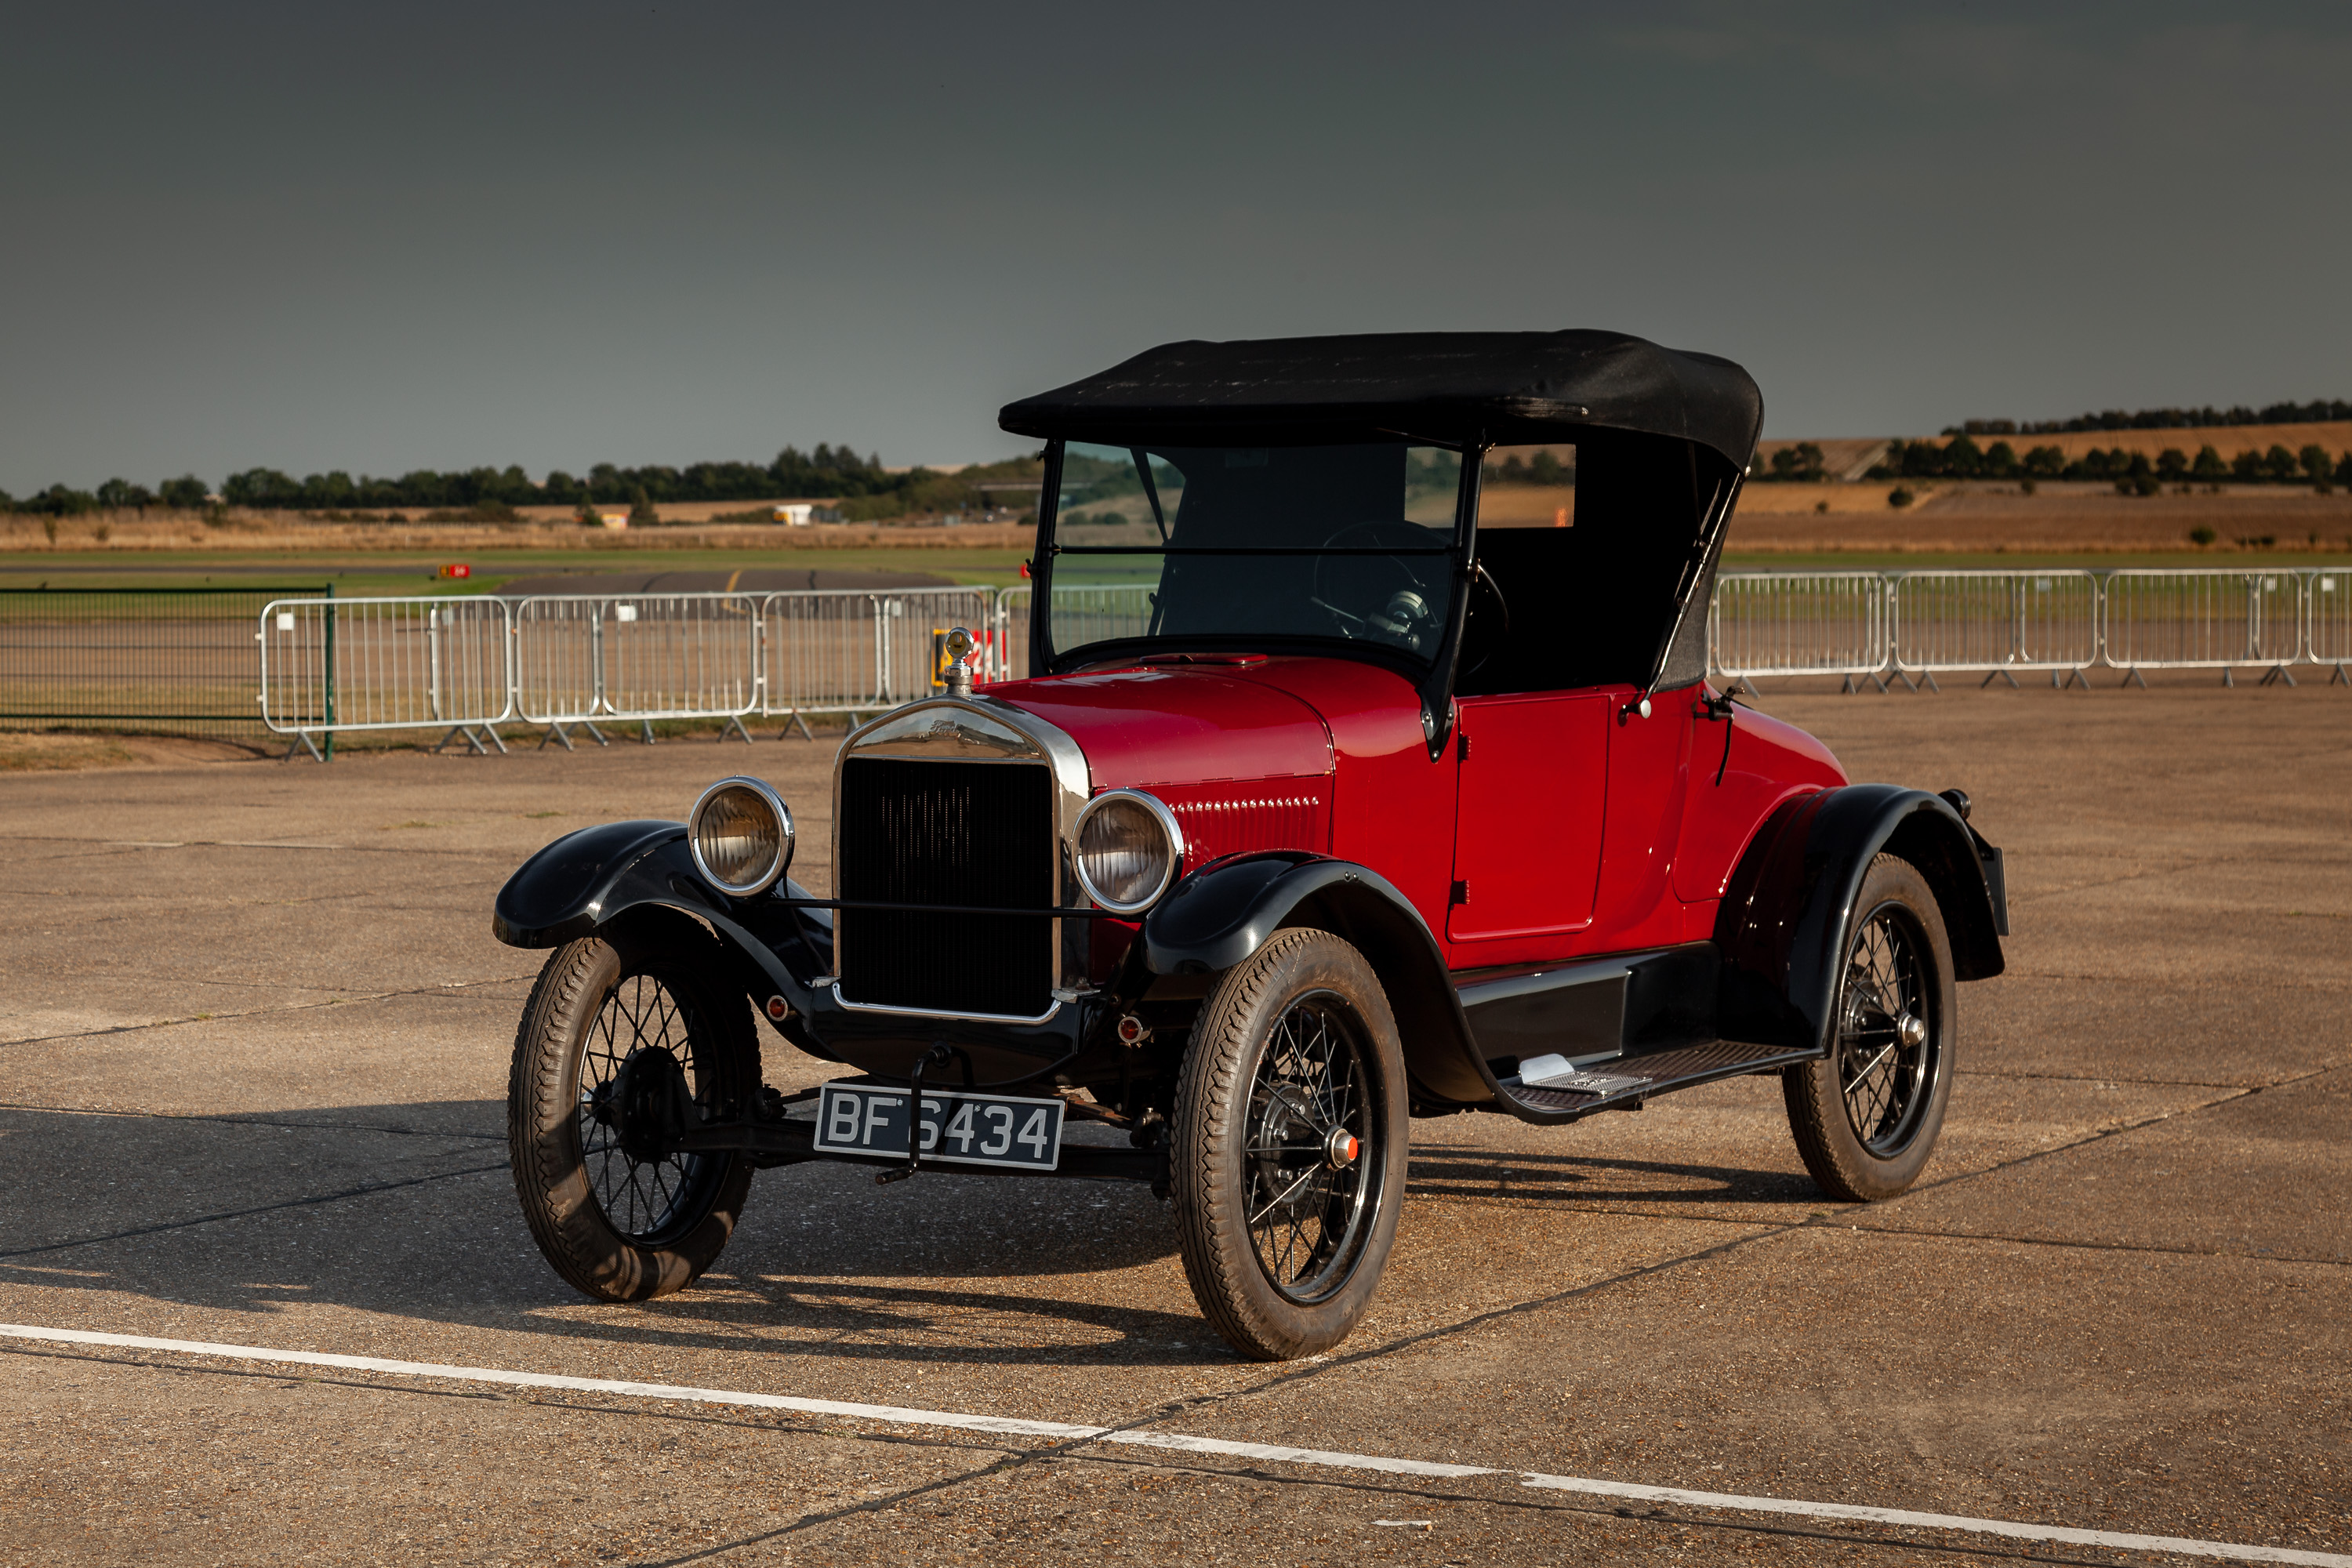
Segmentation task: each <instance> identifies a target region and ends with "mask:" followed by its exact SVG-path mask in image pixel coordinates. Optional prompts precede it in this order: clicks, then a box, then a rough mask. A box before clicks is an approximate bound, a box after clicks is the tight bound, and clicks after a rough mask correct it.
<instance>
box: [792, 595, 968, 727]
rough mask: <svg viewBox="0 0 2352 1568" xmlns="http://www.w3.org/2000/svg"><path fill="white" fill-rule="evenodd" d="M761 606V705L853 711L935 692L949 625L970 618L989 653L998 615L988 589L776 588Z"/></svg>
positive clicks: (965, 622)
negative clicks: (764, 675)
mask: <svg viewBox="0 0 2352 1568" xmlns="http://www.w3.org/2000/svg"><path fill="white" fill-rule="evenodd" d="M995 618H996V617H995V610H994V605H993V596H992V595H991V594H990V592H989V590H987V589H985V588H936V589H932V588H916V589H903V590H897V591H893V592H889V593H879V594H877V593H866V592H861V591H857V590H845V589H816V590H810V591H802V592H796V593H788V594H771V595H767V596H766V598H765V600H764V602H763V604H762V606H761V621H762V625H763V626H764V627H765V629H766V636H765V643H766V650H767V651H766V658H767V686H766V696H765V698H764V700H763V702H762V706H761V712H762V713H764V714H767V715H769V716H771V717H774V716H780V715H784V714H793V713H827V712H854V711H856V710H860V709H866V708H880V707H888V706H892V705H895V704H897V703H899V702H905V701H908V700H911V699H913V698H917V697H926V696H929V694H930V693H931V692H933V691H935V690H937V689H940V676H941V674H942V672H943V670H944V668H945V667H944V665H943V663H942V655H941V651H940V643H941V640H942V639H943V638H944V637H945V636H946V634H947V632H948V629H949V628H950V627H951V626H962V627H963V628H964V629H965V630H967V631H969V632H971V634H972V635H973V636H974V637H978V638H980V639H981V641H982V649H983V653H985V652H986V651H987V650H988V646H989V644H990V642H991V632H992V628H993V626H994V624H995ZM985 664H986V661H985V659H984V658H983V660H982V676H981V678H982V679H986V678H987V677H986V674H985Z"/></svg>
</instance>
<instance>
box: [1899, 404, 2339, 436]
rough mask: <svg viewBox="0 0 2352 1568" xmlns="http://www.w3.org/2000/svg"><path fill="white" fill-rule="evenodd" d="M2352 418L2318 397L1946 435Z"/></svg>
mask: <svg viewBox="0 0 2352 1568" xmlns="http://www.w3.org/2000/svg"><path fill="white" fill-rule="evenodd" d="M2336 419H2352V403H2345V402H2342V401H2340V400H2336V399H2330V398H2320V399H2318V400H2317V401H2315V402H2311V403H2273V404H2271V405H2268V406H2267V407H2263V408H2246V407H2242V406H2241V407H2237V408H2210V407H2209V408H2137V409H2133V410H2132V411H2130V412H2129V413H2126V412H2125V411H2123V410H2122V409H2117V408H2111V409H2108V410H2107V411H2106V412H2105V413H2104V414H2078V415H2076V416H2074V418H2072V419H2039V420H2035V419H2028V420H2025V421H2023V422H2020V421H2018V420H2015V419H1967V420H1963V421H1961V422H1960V423H1959V424H1958V425H1948V426H1945V427H1944V431H1943V433H1944V434H1945V435H1947V436H2063V435H2069V434H2074V433H2076V432H2080V431H2084V430H2189V429H2196V428H2199V427H2200V426H2215V425H2316V424H2320V423H2323V422H2325V421H2328V420H2336Z"/></svg>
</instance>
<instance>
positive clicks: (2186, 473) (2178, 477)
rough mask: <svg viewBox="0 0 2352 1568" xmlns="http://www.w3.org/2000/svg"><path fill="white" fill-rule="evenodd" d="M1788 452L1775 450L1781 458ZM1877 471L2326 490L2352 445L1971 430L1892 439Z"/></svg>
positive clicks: (2144, 486) (2350, 470) (2345, 477)
mask: <svg viewBox="0 0 2352 1568" xmlns="http://www.w3.org/2000/svg"><path fill="white" fill-rule="evenodd" d="M1780 456H1781V454H1778V453H1776V454H1774V460H1775V462H1776V463H1777V462H1778V460H1779V458H1780ZM1869 477H1870V478H1871V479H2095V480H2106V481H2112V482H2113V483H2114V484H2115V486H2116V489H2119V490H2124V491H2127V492H2134V493H2137V494H2141V495H2154V494H2155V493H2156V492H2157V491H2158V490H2159V489H2162V488H2163V487H2164V486H2166V485H2184V484H2221V483H2222V482H2224V481H2227V482H2229V483H2231V484H2240V485H2313V486H2315V487H2317V488H2318V489H2321V490H2322V491H2323V492H2324V491H2326V490H2328V489H2333V488H2334V487H2335V486H2336V485H2352V452H2346V453H2344V454H2343V455H2342V456H2341V457H2334V456H2330V455H2329V453H2328V451H2327V448H2326V447H2322V446H2320V445H2319V444H2318V443H2317V442H2313V443H2311V444H2310V445H2308V446H2306V447H2304V448H2303V449H2302V450H2301V451H2299V452H2290V451H2289V450H2287V449H2286V447H2283V446H2279V445H2276V444H2275V443H2274V444H2273V446H2272V447H2271V448H2270V450H2269V451H2267V452H2257V451H2254V450H2253V449H2252V448H2251V447H2249V448H2248V449H2246V450H2244V451H2242V452H2240V453H2239V454H2238V455H2237V456H2236V457H2234V458H2229V459H2227V460H2224V459H2223V458H2222V456H2221V453H2220V452H2219V451H2218V450H2216V449H2215V448H2214V447H2213V446H2212V445H2211V444H2210V442H2209V443H2207V444H2206V445H2204V446H2201V447H2198V448H2197V455H2196V456H2195V457H2193V458H2192V457H2190V456H2189V454H2188V453H2186V452H2183V451H2182V450H2181V449H2180V448H2179V447H2166V448H2164V450H2163V451H2161V452H2158V454H2157V455H2156V456H2155V457H2154V458H2149V457H2148V455H2147V453H2145V452H2133V451H2126V449H2124V448H2123V447H2116V448H2115V449H2113V450H2112V451H2101V450H2100V449H2099V448H2098V447H2092V448H2091V449H2090V450H2088V451H2086V452H2084V454H2083V455H2082V456H2081V457H2079V458H2072V459H2069V458H2067V456H2066V454H2065V453H2064V452H2063V451H2061V450H2060V449H2059V448H2058V447H2028V448H2027V449H2026V452H2025V455H2024V456H2023V457H2020V456H2018V453H2017V449H2016V448H2015V447H2011V445H2010V444H2009V443H2008V442H2006V441H1995V442H1994V443H1993V444H1992V445H1991V446H1990V447H1979V446H1978V445H1977V444H1976V442H1975V441H1973V440H1971V439H1970V438H1969V437H1967V436H1955V437H1952V438H1951V439H1950V440H1949V441H1946V442H1942V443H1937V442H1935V441H1890V442H1888V443H1887V444H1886V456H1885V458H1883V459H1881V460H1880V461H1879V462H1878V463H1877V464H1875V465H1874V466H1873V467H1872V468H1871V469H1870V473H1869Z"/></svg>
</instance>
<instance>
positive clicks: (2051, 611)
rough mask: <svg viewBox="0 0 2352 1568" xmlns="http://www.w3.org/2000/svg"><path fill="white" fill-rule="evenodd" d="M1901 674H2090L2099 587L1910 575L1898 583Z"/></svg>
mask: <svg viewBox="0 0 2352 1568" xmlns="http://www.w3.org/2000/svg"><path fill="white" fill-rule="evenodd" d="M1894 616H1895V620H1894V637H1895V668H1897V669H1900V670H1904V671H1906V672H1907V673H1909V674H1914V675H1918V674H1932V673H1935V672H1937V671H1960V670H1987V671H1992V670H2013V669H2047V670H2061V669H2088V668H2090V667H2091V666H2093V665H2095V664H2096V663H2098V661H2099V581H2098V579H2097V578H2096V577H2095V576H2094V575H2093V574H2090V573H2088V572H2077V571H2049V572H1906V573H1904V574H1901V575H1900V576H1898V577H1896V578H1895V582H1894Z"/></svg>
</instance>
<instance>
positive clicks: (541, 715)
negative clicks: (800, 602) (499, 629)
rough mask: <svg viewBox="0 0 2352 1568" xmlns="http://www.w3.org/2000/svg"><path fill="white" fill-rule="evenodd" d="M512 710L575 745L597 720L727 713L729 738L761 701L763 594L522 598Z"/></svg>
mask: <svg viewBox="0 0 2352 1568" xmlns="http://www.w3.org/2000/svg"><path fill="white" fill-rule="evenodd" d="M514 632H515V635H514V653H513V664H512V670H513V680H514V713H515V716H516V717H517V718H519V719H521V720H523V721H526V722H528V723H531V724H534V725H543V726H545V728H546V731H547V733H546V734H545V735H544V736H543V737H542V738H541V741H540V744H541V746H544V745H546V744H547V743H548V742H550V741H554V742H560V743H561V744H562V746H563V748H564V749H565V750H566V751H569V750H571V749H572V737H571V731H572V730H573V729H574V728H578V729H584V730H586V731H588V733H589V734H590V735H591V736H592V737H593V738H594V740H595V741H596V742H597V743H598V744H600V745H601V744H603V743H604V740H605V736H604V731H603V730H602V729H600V728H599V727H598V725H599V721H604V722H607V723H614V724H635V725H637V726H639V729H640V731H641V733H642V734H643V735H644V737H645V739H646V740H647V741H651V740H652V739H653V725H654V721H655V720H656V719H724V720H726V721H728V724H727V727H726V729H723V730H722V731H720V735H721V737H722V738H724V736H725V735H726V734H727V733H729V732H730V731H732V732H735V733H740V735H741V736H742V737H743V739H744V740H746V741H749V740H750V739H751V731H748V730H746V729H744V728H743V718H744V716H745V715H746V714H749V713H753V712H757V711H758V710H759V706H760V684H761V680H760V615H759V598H758V596H757V595H751V594H614V595H584V594H583V595H534V596H532V597H530V598H526V599H520V600H517V601H516V602H515V605H514Z"/></svg>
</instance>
